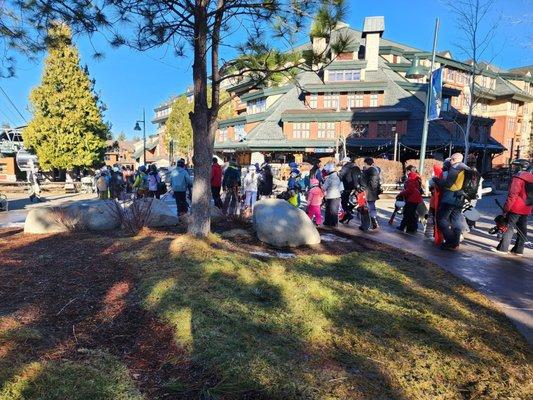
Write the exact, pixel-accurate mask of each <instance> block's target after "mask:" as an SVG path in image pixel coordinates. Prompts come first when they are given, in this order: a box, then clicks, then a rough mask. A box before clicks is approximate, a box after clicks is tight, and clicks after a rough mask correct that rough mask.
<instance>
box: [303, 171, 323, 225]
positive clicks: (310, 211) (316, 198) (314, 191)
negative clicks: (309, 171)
mask: <svg viewBox="0 0 533 400" xmlns="http://www.w3.org/2000/svg"><path fill="white" fill-rule="evenodd" d="M310 182H311V189H309V191H308V192H307V215H308V216H309V218H311V221H312V220H313V217H314V218H315V223H316V224H317V225H321V224H322V213H321V211H320V207H321V206H322V201H323V200H324V192H323V191H322V189H321V188H320V183H319V181H318V179H316V178H313V179H311V181H310Z"/></svg>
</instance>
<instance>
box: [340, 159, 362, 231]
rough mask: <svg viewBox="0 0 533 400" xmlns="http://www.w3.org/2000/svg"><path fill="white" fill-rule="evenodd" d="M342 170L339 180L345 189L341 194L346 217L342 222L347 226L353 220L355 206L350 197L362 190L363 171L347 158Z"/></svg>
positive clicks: (343, 161)
mask: <svg viewBox="0 0 533 400" xmlns="http://www.w3.org/2000/svg"><path fill="white" fill-rule="evenodd" d="M341 163H342V168H341V170H340V171H339V178H340V179H341V182H342V185H343V187H344V189H343V191H342V193H341V205H342V209H343V210H344V217H343V218H342V220H341V221H340V222H342V223H344V224H347V223H348V222H350V220H352V219H353V209H354V204H351V203H350V196H351V194H352V192H353V191H354V190H355V191H358V192H359V191H360V190H361V188H362V182H361V180H362V173H361V169H360V168H359V167H358V166H357V165H355V164H354V160H353V159H350V158H349V157H345V158H344V159H343V160H342V161H341Z"/></svg>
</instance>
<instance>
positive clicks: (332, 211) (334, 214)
mask: <svg viewBox="0 0 533 400" xmlns="http://www.w3.org/2000/svg"><path fill="white" fill-rule="evenodd" d="M340 203H341V199H340V198H336V199H326V218H324V225H326V226H331V227H336V226H337V225H338V224H339V205H340Z"/></svg>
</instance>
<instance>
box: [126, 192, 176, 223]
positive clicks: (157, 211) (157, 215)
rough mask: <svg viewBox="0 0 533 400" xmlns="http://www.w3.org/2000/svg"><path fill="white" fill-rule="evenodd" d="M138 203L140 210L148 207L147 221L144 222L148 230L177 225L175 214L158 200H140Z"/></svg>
mask: <svg viewBox="0 0 533 400" xmlns="http://www.w3.org/2000/svg"><path fill="white" fill-rule="evenodd" d="M138 203H139V204H138V207H139V208H140V209H141V210H144V209H146V208H147V207H150V214H149V215H148V220H147V221H146V226H147V227H149V228H161V227H164V226H174V225H177V224H178V223H179V219H178V216H177V215H176V213H175V212H174V211H172V210H171V209H170V208H169V207H168V206H167V205H166V204H165V203H164V202H163V201H161V200H159V199H141V200H139V202H138ZM130 207H131V206H130Z"/></svg>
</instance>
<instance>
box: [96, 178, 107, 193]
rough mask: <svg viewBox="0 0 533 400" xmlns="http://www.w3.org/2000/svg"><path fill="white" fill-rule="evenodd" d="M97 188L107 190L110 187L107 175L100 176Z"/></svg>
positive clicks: (102, 190) (101, 190)
mask: <svg viewBox="0 0 533 400" xmlns="http://www.w3.org/2000/svg"><path fill="white" fill-rule="evenodd" d="M96 188H97V189H98V190H99V191H100V192H105V191H106V190H108V189H109V185H108V184H107V179H106V178H105V176H103V175H100V177H99V178H98V179H97V180H96Z"/></svg>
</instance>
